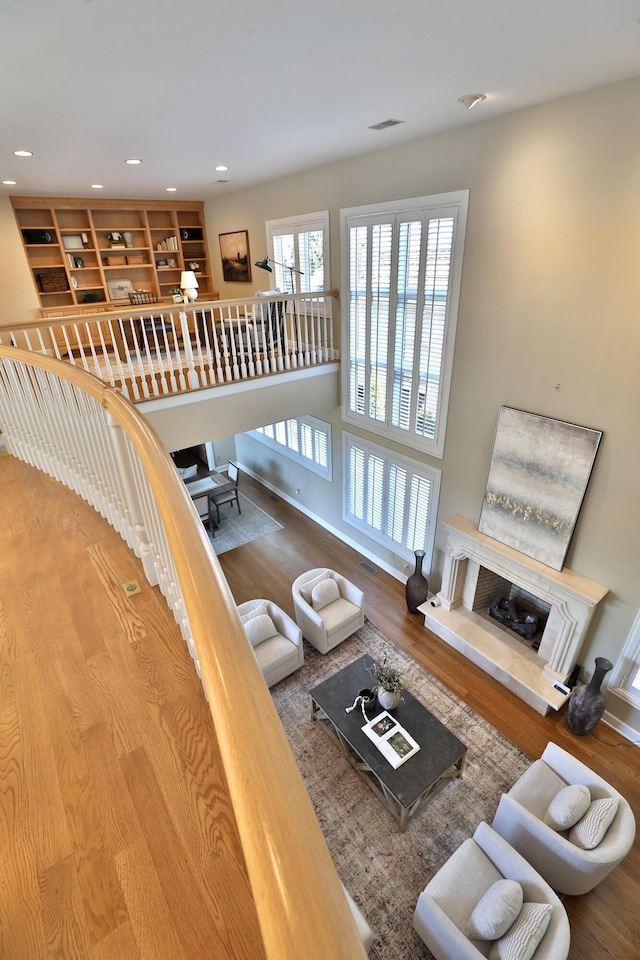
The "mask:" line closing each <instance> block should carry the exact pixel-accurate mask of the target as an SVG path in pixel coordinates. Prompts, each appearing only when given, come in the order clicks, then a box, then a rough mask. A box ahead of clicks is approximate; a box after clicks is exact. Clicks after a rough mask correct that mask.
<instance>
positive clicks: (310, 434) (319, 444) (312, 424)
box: [249, 417, 332, 480]
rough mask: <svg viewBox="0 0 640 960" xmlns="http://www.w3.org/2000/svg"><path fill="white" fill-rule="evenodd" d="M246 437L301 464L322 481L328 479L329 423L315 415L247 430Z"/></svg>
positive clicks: (329, 470) (329, 476)
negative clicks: (247, 434) (258, 441)
mask: <svg viewBox="0 0 640 960" xmlns="http://www.w3.org/2000/svg"><path fill="white" fill-rule="evenodd" d="M249 436H251V437H254V439H256V440H260V442H261V443H265V444H266V445H267V446H270V447H272V448H273V449H275V450H277V451H278V452H279V453H281V454H282V455H283V456H285V457H288V458H289V459H290V460H295V461H296V462H297V463H301V464H302V465H303V466H305V467H307V469H308V470H312V471H313V472H314V473H317V474H318V475H319V476H321V477H324V478H325V480H331V478H332V467H331V424H330V423H325V421H324V420H318V419H316V417H297V418H291V419H290V420H281V421H280V422H279V423H270V424H267V426H264V427H258V429H257V430H250V431H249Z"/></svg>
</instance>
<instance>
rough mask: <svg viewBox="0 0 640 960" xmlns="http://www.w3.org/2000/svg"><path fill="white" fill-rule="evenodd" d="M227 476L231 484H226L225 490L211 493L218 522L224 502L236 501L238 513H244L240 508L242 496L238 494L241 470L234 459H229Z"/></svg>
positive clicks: (210, 497)
mask: <svg viewBox="0 0 640 960" xmlns="http://www.w3.org/2000/svg"><path fill="white" fill-rule="evenodd" d="M227 476H228V477H229V481H230V483H229V485H228V486H226V487H225V489H224V490H221V491H220V493H217V494H216V493H211V494H210V495H209V503H210V505H211V506H212V507H215V510H216V516H217V520H218V523H220V507H221V506H222V505H223V504H224V503H231V504H233V503H235V504H236V505H237V507H238V513H239V514H240V513H242V510H241V509H240V497H239V496H238V480H239V477H240V470H239V468H238V464H237V463H234V462H233V460H230V461H229V468H228V470H227Z"/></svg>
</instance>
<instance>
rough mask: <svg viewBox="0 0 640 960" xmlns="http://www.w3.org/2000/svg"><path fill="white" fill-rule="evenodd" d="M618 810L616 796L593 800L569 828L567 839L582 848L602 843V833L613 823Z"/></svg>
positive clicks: (591, 847)
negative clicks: (579, 818) (582, 814)
mask: <svg viewBox="0 0 640 960" xmlns="http://www.w3.org/2000/svg"><path fill="white" fill-rule="evenodd" d="M617 810H618V798H617V797H605V798H603V799H602V800H594V801H593V803H592V804H590V806H589V809H588V810H587V812H586V813H585V815H584V816H583V817H582V819H581V820H578V822H577V823H576V825H575V826H574V827H572V828H571V833H570V834H569V840H570V841H571V843H575V845H576V846H577V847H580V848H581V849H582V850H593V849H594V848H595V847H597V846H598V844H599V843H602V841H603V840H604V835H605V833H606V832H607V830H608V829H609V827H610V826H611V824H612V823H613V818H614V817H615V815H616V812H617Z"/></svg>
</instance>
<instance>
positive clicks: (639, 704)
mask: <svg viewBox="0 0 640 960" xmlns="http://www.w3.org/2000/svg"><path fill="white" fill-rule="evenodd" d="M606 686H607V688H608V689H609V690H611V691H612V692H613V693H615V694H616V696H617V697H619V698H620V699H621V700H625V701H626V702H627V703H629V704H631V706H632V707H633V709H634V710H640V612H638V614H637V616H636V618H635V620H634V622H633V626H632V627H631V632H630V633H629V636H628V637H627V640H626V642H625V645H624V647H623V649H622V653H621V654H620V656H619V657H618V659H617V661H616V662H615V666H614V669H613V672H612V673H611V675H610V677H609V678H608V683H607V684H606Z"/></svg>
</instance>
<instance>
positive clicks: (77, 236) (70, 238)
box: [62, 233, 84, 250]
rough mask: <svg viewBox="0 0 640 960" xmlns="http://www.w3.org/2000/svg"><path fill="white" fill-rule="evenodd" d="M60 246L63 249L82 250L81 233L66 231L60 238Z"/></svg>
mask: <svg viewBox="0 0 640 960" xmlns="http://www.w3.org/2000/svg"><path fill="white" fill-rule="evenodd" d="M62 246H63V247H64V249H65V250H84V242H83V240H82V234H81V233H67V234H65V235H64V236H63V238H62Z"/></svg>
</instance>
